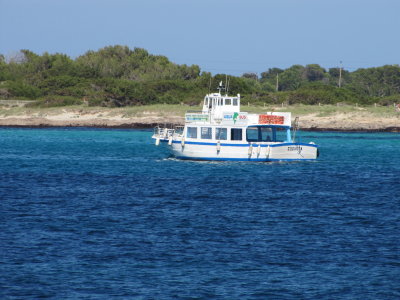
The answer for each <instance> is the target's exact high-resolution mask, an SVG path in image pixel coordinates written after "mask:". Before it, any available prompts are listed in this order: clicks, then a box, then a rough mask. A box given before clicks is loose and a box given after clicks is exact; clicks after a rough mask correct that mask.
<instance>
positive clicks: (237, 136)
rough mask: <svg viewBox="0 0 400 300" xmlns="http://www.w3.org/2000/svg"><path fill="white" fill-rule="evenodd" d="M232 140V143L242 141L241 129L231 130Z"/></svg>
mask: <svg viewBox="0 0 400 300" xmlns="http://www.w3.org/2000/svg"><path fill="white" fill-rule="evenodd" d="M231 140H232V141H241V140H242V129H241V128H232V129H231Z"/></svg>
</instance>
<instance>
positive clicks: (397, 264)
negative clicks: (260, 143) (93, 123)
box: [0, 128, 400, 299]
mask: <svg viewBox="0 0 400 300" xmlns="http://www.w3.org/2000/svg"><path fill="white" fill-rule="evenodd" d="M150 137H151V132H150V131H140V130H100V129H85V128H80V129H79V128H78V129H71V128H58V129H13V128H2V129H0V175H1V180H0V286H1V288H0V297H1V298H6V299H21V298H23V299H38V298H51V299H82V298H83V299H113V298H116V299H117V298H121V299H126V298H133V299H276V298H280V299H311V298H313V299H336V298H340V299H399V298H400V242H399V236H400V185H399V184H400V135H399V134H393V133H316V132H305V133H302V135H301V141H303V142H309V141H314V142H316V143H317V144H319V145H321V148H320V152H321V156H320V158H319V160H318V161H316V162H296V163H245V162H242V163H240V162H195V161H179V160H175V159H173V158H169V157H168V153H167V151H166V150H165V149H164V148H162V147H155V146H154V145H153V142H152V141H151V139H150Z"/></svg>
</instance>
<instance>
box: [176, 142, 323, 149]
mask: <svg viewBox="0 0 400 300" xmlns="http://www.w3.org/2000/svg"><path fill="white" fill-rule="evenodd" d="M173 143H174V144H180V143H181V141H173ZM185 144H188V145H203V146H217V143H204V142H190V141H185ZM252 145H253V147H258V146H261V148H264V147H268V146H270V147H271V148H272V147H286V146H308V147H315V148H318V146H317V145H315V144H305V143H282V144H270V145H266V144H252ZM221 146H229V147H250V144H226V143H221Z"/></svg>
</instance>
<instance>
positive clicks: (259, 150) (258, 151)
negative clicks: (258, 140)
mask: <svg viewBox="0 0 400 300" xmlns="http://www.w3.org/2000/svg"><path fill="white" fill-rule="evenodd" d="M260 152H261V145H258V147H257V155H260Z"/></svg>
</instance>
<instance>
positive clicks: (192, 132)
mask: <svg viewBox="0 0 400 300" xmlns="http://www.w3.org/2000/svg"><path fill="white" fill-rule="evenodd" d="M186 136H187V137H188V138H192V139H197V127H188V128H187V133H186Z"/></svg>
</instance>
